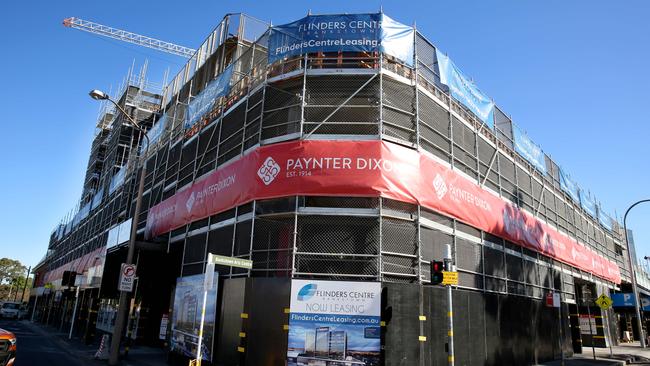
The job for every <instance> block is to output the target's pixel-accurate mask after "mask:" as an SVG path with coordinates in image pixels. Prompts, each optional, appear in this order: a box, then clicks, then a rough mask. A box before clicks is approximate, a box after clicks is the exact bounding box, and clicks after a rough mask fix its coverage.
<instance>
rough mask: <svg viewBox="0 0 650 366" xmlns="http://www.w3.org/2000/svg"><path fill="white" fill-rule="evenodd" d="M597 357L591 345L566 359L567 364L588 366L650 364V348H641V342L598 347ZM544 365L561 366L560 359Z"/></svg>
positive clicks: (568, 365) (567, 365)
mask: <svg viewBox="0 0 650 366" xmlns="http://www.w3.org/2000/svg"><path fill="white" fill-rule="evenodd" d="M595 354H596V359H594V352H593V351H592V348H591V347H583V348H582V353H581V354H575V355H574V356H573V357H571V358H569V359H566V360H564V365H566V366H588V365H602V366H610V365H611V366H614V365H647V366H650V348H645V349H644V348H641V345H640V344H639V342H631V343H622V344H620V345H618V346H613V347H612V349H611V354H610V349H609V348H596V349H595ZM542 365H544V366H561V365H562V363H561V361H559V360H556V361H551V362H546V363H543V364H542Z"/></svg>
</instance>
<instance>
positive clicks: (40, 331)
mask: <svg viewBox="0 0 650 366" xmlns="http://www.w3.org/2000/svg"><path fill="white" fill-rule="evenodd" d="M0 328H2V329H6V330H8V331H10V332H13V333H14V334H15V335H16V339H17V342H16V345H17V352H16V362H15V365H14V366H36V365H44V366H88V365H98V366H99V365H101V366H106V364H107V362H106V361H100V360H96V359H94V355H95V352H96V351H97V345H85V344H83V343H81V342H80V341H79V340H78V339H75V338H73V339H72V340H68V337H67V334H66V333H64V332H59V331H58V330H56V329H54V328H51V327H45V326H43V325H42V324H38V323H31V322H30V321H28V320H20V321H18V320H9V319H0ZM120 364H121V365H122V366H168V364H167V362H166V356H165V353H164V351H163V350H162V349H159V348H151V347H133V348H132V349H131V351H130V352H129V357H128V358H127V359H123V360H122V362H121V363H120Z"/></svg>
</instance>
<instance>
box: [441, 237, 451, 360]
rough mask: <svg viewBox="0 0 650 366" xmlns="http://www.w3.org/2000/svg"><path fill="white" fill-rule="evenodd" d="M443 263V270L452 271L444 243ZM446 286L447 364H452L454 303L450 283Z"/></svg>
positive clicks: (448, 246)
mask: <svg viewBox="0 0 650 366" xmlns="http://www.w3.org/2000/svg"><path fill="white" fill-rule="evenodd" d="M443 261H444V263H445V271H447V272H452V271H453V270H454V269H453V267H452V259H451V245H449V244H445V258H444V259H443ZM445 287H447V319H448V322H447V336H448V344H447V346H448V348H449V350H448V353H449V356H448V360H449V366H454V305H453V303H452V295H451V285H449V284H448V285H445Z"/></svg>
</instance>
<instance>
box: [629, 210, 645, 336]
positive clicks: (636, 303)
mask: <svg viewBox="0 0 650 366" xmlns="http://www.w3.org/2000/svg"><path fill="white" fill-rule="evenodd" d="M643 202H650V199H645V200H640V201H637V202H635V203H634V204H632V206H630V207H629V208H628V209H627V211H625V215H624V216H623V230H624V231H625V246H626V247H627V261H628V263H629V265H630V277H631V278H632V291H634V310H635V311H636V323H637V324H636V325H637V327H638V328H639V341H640V342H641V348H646V342H645V336H644V334H643V324H642V323H641V309H640V306H639V301H641V298H640V297H639V289H638V288H637V285H636V272H635V271H634V265H633V264H632V251H630V241H629V239H628V235H627V214H628V213H630V210H631V209H633V208H634V206H636V205H638V204H640V203H643Z"/></svg>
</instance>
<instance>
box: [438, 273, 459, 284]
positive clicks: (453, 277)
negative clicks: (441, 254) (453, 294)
mask: <svg viewBox="0 0 650 366" xmlns="http://www.w3.org/2000/svg"><path fill="white" fill-rule="evenodd" d="M442 284H443V285H458V272H446V271H444V272H442Z"/></svg>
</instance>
